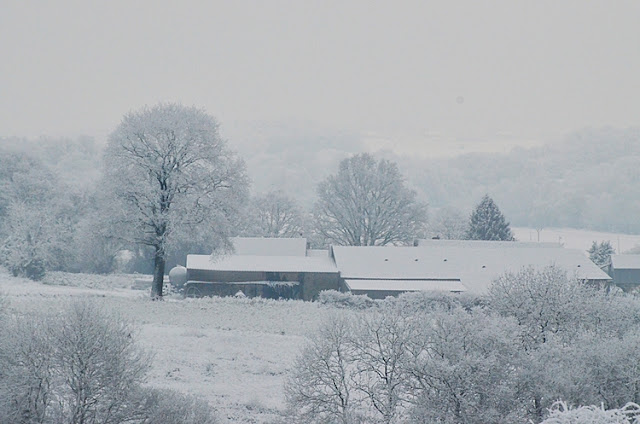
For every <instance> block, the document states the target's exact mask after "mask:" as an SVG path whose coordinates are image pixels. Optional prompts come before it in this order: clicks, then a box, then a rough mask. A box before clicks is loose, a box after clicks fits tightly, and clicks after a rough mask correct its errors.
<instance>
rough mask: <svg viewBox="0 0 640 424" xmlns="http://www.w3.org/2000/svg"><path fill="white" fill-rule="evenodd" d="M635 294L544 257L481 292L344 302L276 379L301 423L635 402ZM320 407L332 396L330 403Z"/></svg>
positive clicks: (638, 348) (477, 419) (513, 417)
mask: <svg viewBox="0 0 640 424" xmlns="http://www.w3.org/2000/svg"><path fill="white" fill-rule="evenodd" d="M639 324H640V299H638V298H634V297H632V296H629V295H625V294H623V293H614V292H607V291H605V290H601V289H598V288H594V287H589V286H587V285H585V284H584V283H581V282H579V281H577V280H575V279H574V278H571V277H569V276H567V274H566V272H564V271H562V270H560V269H558V268H556V267H549V268H547V269H545V270H542V271H540V272H536V271H533V270H530V269H524V270H522V271H521V272H519V273H515V274H508V275H505V276H503V277H502V278H501V279H499V280H498V281H497V282H496V283H495V285H494V287H493V289H492V290H491V292H490V294H489V296H487V297H486V298H485V299H475V300H474V299H469V298H468V297H457V296H442V295H432V294H425V293H418V294H407V295H404V296H402V297H401V298H399V299H388V300H386V301H383V302H379V303H377V305H376V306H373V307H371V308H368V309H364V310H356V309H354V310H342V311H341V315H340V318H335V319H333V320H331V321H329V323H328V324H327V325H325V326H323V327H322V328H321V330H320V332H319V333H317V334H315V335H314V336H313V338H312V341H311V342H310V344H309V345H308V346H307V347H306V348H305V349H304V350H303V351H302V353H301V355H300V357H299V358H298V361H297V362H296V363H295V365H294V367H293V370H292V375H291V377H290V379H289V380H288V382H287V384H286V391H287V393H288V397H287V400H288V403H289V406H290V411H291V415H292V416H293V417H294V421H295V419H300V418H304V420H305V421H308V422H340V423H345V424H347V423H355V422H367V423H385V424H389V423H400V422H402V423H405V422H409V423H424V422H438V423H463V422H464V423H472V424H473V423H477V424H481V423H487V422H492V423H522V422H541V421H542V420H544V419H545V418H546V417H547V416H548V414H549V408H551V407H552V405H553V404H554V402H556V401H557V400H558V399H563V400H565V401H566V403H567V405H573V406H579V405H602V407H603V408H605V409H616V408H622V407H624V405H625V404H627V402H635V403H638V402H639V401H640V331H638V330H637V328H638V325H639ZM329 406H330V407H329Z"/></svg>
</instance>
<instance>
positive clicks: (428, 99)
mask: <svg viewBox="0 0 640 424" xmlns="http://www.w3.org/2000/svg"><path fill="white" fill-rule="evenodd" d="M0 9H1V12H0V135H5V136H8V135H25V136H37V135H40V134H50V135H77V134H80V133H84V134H90V135H101V134H106V133H107V132H109V131H110V130H112V129H113V128H114V127H115V126H116V125H117V124H118V122H119V120H120V118H121V116H122V115H123V113H125V112H126V111H128V110H130V109H135V108H138V107H140V106H142V105H144V104H153V103H155V102H158V101H180V102H183V103H185V104H189V105H196V106H201V107H204V108H206V109H207V110H208V111H209V112H211V113H212V114H213V115H215V116H216V117H217V118H218V119H219V120H220V121H221V123H222V125H223V129H224V128H225V127H226V128H227V129H228V131H229V132H230V133H233V131H242V128H243V126H246V125H249V123H251V122H254V121H261V122H265V121H266V122H278V123H281V124H282V123H284V124H285V125H287V123H292V125H304V123H305V122H312V123H314V125H316V126H317V125H319V126H321V127H327V128H331V129H335V130H341V129H346V130H349V131H354V132H357V133H361V134H367V135H368V137H369V138H370V139H372V140H376V139H379V140H383V142H381V143H380V145H384V144H385V142H384V140H387V141H389V140H391V142H395V143H397V145H396V147H397V149H398V150H402V151H405V152H407V151H415V152H418V153H425V150H426V149H430V148H433V145H434V143H433V142H442V143H443V145H444V144H445V143H463V144H465V145H473V144H474V143H476V144H481V143H487V142H492V141H496V140H497V141H500V140H503V141H504V142H505V143H507V144H509V143H518V142H520V143H524V142H528V141H532V140H550V139H554V138H558V137H560V136H562V135H563V134H565V133H567V132H570V131H572V130H576V129H580V128H583V127H586V126H592V127H599V126H603V125H612V126H617V127H626V126H633V125H638V124H640V25H639V22H640V1H615V0H614V1H597V2H596V1H586V0H579V1H562V0H560V1H558V0H554V1H514V0H508V1H468V2H454V1H441V2H429V1H424V0H423V1H384V2H383V1H350V0H342V1H306V0H291V1H284V0H274V1H253V2H245V1H228V2H222V1H200V2H193V1H191V2H190V1H171V2H163V1H133V0H129V1H100V2H98V1H77V2H70V1H7V0H0ZM294 123H295V124H294ZM232 135H233V134H231V136H232Z"/></svg>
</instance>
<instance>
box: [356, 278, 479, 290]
mask: <svg viewBox="0 0 640 424" xmlns="http://www.w3.org/2000/svg"><path fill="white" fill-rule="evenodd" d="M345 283H347V287H349V289H350V290H367V291H445V292H463V291H466V290H467V289H466V288H465V287H464V285H462V283H461V282H460V280H345Z"/></svg>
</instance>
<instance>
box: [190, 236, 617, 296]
mask: <svg viewBox="0 0 640 424" xmlns="http://www.w3.org/2000/svg"><path fill="white" fill-rule="evenodd" d="M232 242H233V244H234V246H235V252H234V254H230V255H225V256H220V257H211V256H209V255H188V257H187V271H188V278H189V280H190V283H188V287H187V290H189V288H190V287H191V288H193V290H192V291H194V294H200V295H211V294H218V295H233V294H235V293H237V292H238V291H242V292H243V293H244V294H245V295H248V296H265V297H278V296H282V297H293V298H301V299H305V300H311V299H314V298H315V297H316V296H317V295H318V293H319V292H320V291H322V290H329V289H333V290H342V291H350V292H352V293H354V294H367V295H368V296H369V297H372V298H384V297H386V296H390V295H397V294H399V293H402V292H406V291H445V292H471V293H483V292H485V291H486V290H487V289H488V288H489V286H490V285H491V283H492V281H493V280H495V279H496V278H497V277H499V276H500V275H502V274H504V273H505V272H518V271H520V270H522V269H523V268H525V267H533V268H537V269H540V268H544V267H546V266H549V265H556V266H558V267H561V268H564V269H566V270H567V272H568V273H569V275H575V276H576V277H577V278H579V279H581V280H584V281H588V282H591V283H596V284H609V283H610V282H611V277H609V276H608V275H607V274H606V273H605V272H604V271H602V270H601V269H600V268H599V267H598V266H596V265H595V264H594V263H593V262H591V261H590V260H589V258H588V257H587V256H586V255H585V254H584V252H582V251H580V250H576V249H565V248H563V247H562V246H561V245H559V244H554V243H520V242H491V241H450V240H420V241H418V242H417V243H416V246H411V247H409V246H407V247H396V246H387V247H369V246H367V247H365V246H332V247H331V248H330V249H329V250H311V249H307V246H306V244H307V243H306V239H303V238H298V239H269V238H235V239H233V240H232ZM196 289H197V292H195V290H196Z"/></svg>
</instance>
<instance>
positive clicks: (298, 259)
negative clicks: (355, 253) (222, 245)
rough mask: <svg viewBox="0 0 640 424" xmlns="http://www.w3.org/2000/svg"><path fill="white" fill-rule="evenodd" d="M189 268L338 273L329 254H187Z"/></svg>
mask: <svg viewBox="0 0 640 424" xmlns="http://www.w3.org/2000/svg"><path fill="white" fill-rule="evenodd" d="M187 269H189V270H192V269H193V270H207V271H255V272H318V273H337V272H338V269H337V268H336V266H335V264H334V263H333V260H332V259H331V258H330V257H329V256H328V255H327V256H265V255H222V256H211V255H187Z"/></svg>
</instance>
